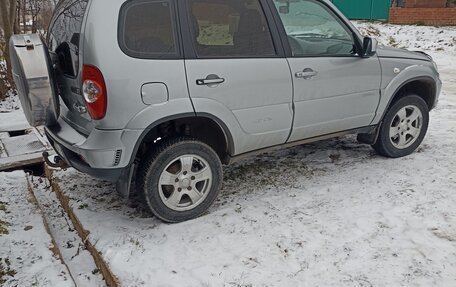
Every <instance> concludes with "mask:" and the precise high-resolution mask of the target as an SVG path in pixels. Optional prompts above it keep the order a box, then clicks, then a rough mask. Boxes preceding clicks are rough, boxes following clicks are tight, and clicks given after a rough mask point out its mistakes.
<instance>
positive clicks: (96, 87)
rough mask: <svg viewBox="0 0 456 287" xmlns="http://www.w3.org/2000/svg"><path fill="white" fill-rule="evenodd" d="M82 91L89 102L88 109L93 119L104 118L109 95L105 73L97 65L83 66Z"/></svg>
mask: <svg viewBox="0 0 456 287" xmlns="http://www.w3.org/2000/svg"><path fill="white" fill-rule="evenodd" d="M82 93H83V95H84V100H85V101H86V103H87V111H88V112H89V114H90V116H91V117H92V119H94V120H101V119H102V118H104V116H105V115H106V108H107V106H108V97H107V93H106V84H105V81H104V78H103V74H102V73H101V71H100V70H99V69H98V68H97V67H95V66H90V65H84V66H83V67H82Z"/></svg>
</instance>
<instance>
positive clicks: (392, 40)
mask: <svg viewBox="0 0 456 287" xmlns="http://www.w3.org/2000/svg"><path fill="white" fill-rule="evenodd" d="M388 45H389V46H391V47H397V45H399V44H398V43H397V41H396V39H395V38H394V37H393V36H390V37H389V38H388Z"/></svg>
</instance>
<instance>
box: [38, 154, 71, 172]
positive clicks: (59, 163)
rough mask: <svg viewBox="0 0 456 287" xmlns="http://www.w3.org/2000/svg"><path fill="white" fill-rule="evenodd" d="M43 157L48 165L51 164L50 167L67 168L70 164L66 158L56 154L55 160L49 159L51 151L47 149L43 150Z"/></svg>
mask: <svg viewBox="0 0 456 287" xmlns="http://www.w3.org/2000/svg"><path fill="white" fill-rule="evenodd" d="M43 159H44V161H45V162H46V164H47V165H49V166H50V167H53V168H61V169H65V168H68V167H69V165H68V164H67V163H66V162H65V160H63V159H62V158H61V157H60V156H58V155H56V156H54V160H53V161H51V159H49V153H48V152H47V151H45V152H43Z"/></svg>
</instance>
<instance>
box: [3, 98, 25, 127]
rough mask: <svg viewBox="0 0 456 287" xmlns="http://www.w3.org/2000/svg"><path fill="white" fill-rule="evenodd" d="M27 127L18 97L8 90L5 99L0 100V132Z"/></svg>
mask: <svg viewBox="0 0 456 287" xmlns="http://www.w3.org/2000/svg"><path fill="white" fill-rule="evenodd" d="M29 127H30V126H29V124H28V122H27V120H26V118H25V115H24V113H23V112H22V108H21V103H20V101H19V97H18V96H17V95H15V94H13V93H11V92H10V93H9V95H8V97H7V98H6V99H5V100H3V101H0V132H2V131H17V130H24V129H27V128H29Z"/></svg>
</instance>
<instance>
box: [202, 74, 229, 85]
mask: <svg viewBox="0 0 456 287" xmlns="http://www.w3.org/2000/svg"><path fill="white" fill-rule="evenodd" d="M224 82H225V79H224V78H220V77H219V76H217V75H209V76H207V77H206V79H198V80H196V84H197V85H198V86H216V85H219V84H222V83H224Z"/></svg>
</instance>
